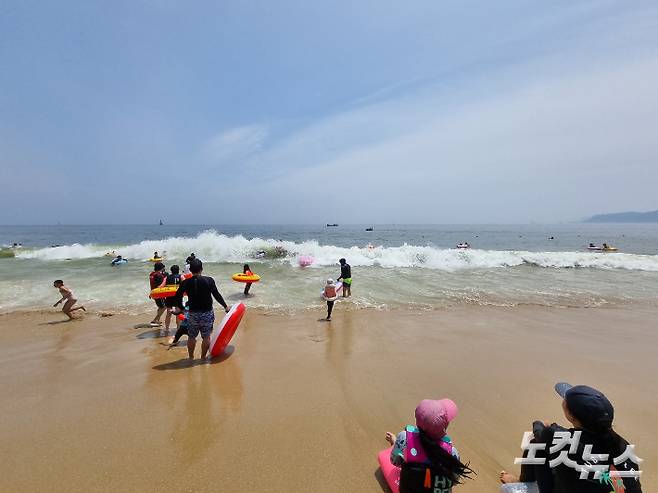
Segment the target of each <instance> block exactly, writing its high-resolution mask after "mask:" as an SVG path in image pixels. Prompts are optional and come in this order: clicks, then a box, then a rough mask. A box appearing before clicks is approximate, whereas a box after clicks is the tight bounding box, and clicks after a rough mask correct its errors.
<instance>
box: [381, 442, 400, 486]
mask: <svg viewBox="0 0 658 493" xmlns="http://www.w3.org/2000/svg"><path fill="white" fill-rule="evenodd" d="M392 449H393V447H389V448H387V449H385V450H382V451H381V452H379V453H378V454H377V460H378V461H379V467H380V469H381V470H382V476H384V480H385V481H386V484H388V487H389V488H391V491H392V492H393V493H400V468H399V467H397V466H394V465H393V464H391V450H392Z"/></svg>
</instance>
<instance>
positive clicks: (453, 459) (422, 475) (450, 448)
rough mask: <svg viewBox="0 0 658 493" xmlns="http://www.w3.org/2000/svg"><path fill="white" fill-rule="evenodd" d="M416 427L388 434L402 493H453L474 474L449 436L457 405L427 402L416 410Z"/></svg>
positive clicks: (427, 400)
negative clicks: (454, 488) (457, 485)
mask: <svg viewBox="0 0 658 493" xmlns="http://www.w3.org/2000/svg"><path fill="white" fill-rule="evenodd" d="M415 414H416V426H411V425H407V426H406V427H405V429H404V430H403V431H401V432H400V433H398V435H397V438H396V436H395V435H393V433H390V432H387V433H386V441H387V442H389V443H390V444H391V445H392V446H393V448H392V449H391V464H393V465H394V466H398V467H400V468H401V471H400V493H407V492H413V491H425V490H424V489H423V486H430V485H431V487H432V488H433V489H432V490H431V491H440V492H442V493H451V492H452V487H453V486H454V485H456V484H460V483H461V482H462V480H463V479H464V478H470V474H472V473H473V470H472V469H471V468H470V467H468V465H465V464H462V462H461V461H460V459H459V454H458V453H457V449H456V448H455V447H454V445H453V444H452V440H451V439H450V437H449V436H448V435H447V434H446V431H447V428H448V424H449V423H450V422H451V421H452V420H453V419H455V417H456V416H457V405H456V404H455V403H454V402H453V401H451V400H450V399H441V400H429V399H424V400H422V401H421V402H420V404H418V407H416V413H415Z"/></svg>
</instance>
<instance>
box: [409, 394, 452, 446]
mask: <svg viewBox="0 0 658 493" xmlns="http://www.w3.org/2000/svg"><path fill="white" fill-rule="evenodd" d="M457 412H458V409H457V404H455V403H454V402H453V401H452V400H450V399H439V400H431V399H423V400H422V401H420V404H418V407H416V413H415V414H416V426H418V428H420V429H421V430H423V431H424V432H425V433H427V434H428V435H429V436H430V437H432V438H433V439H435V440H440V439H441V438H443V437H444V436H445V434H446V430H447V429H448V425H449V424H450V422H451V421H452V420H453V419H455V417H456V416H457Z"/></svg>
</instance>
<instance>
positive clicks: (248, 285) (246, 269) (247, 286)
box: [242, 264, 254, 296]
mask: <svg viewBox="0 0 658 493" xmlns="http://www.w3.org/2000/svg"><path fill="white" fill-rule="evenodd" d="M242 273H243V274H244V275H245V276H253V275H254V273H253V272H251V269H250V268H249V264H244V266H243V267H242ZM252 284H253V283H252V282H248V283H245V285H244V295H245V296H249V290H250V289H251V285H252Z"/></svg>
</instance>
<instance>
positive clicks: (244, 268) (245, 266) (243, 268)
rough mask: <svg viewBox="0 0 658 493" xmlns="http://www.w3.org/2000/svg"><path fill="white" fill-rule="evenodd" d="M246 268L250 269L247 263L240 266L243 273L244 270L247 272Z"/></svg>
mask: <svg viewBox="0 0 658 493" xmlns="http://www.w3.org/2000/svg"><path fill="white" fill-rule="evenodd" d="M248 270H251V269H250V268H249V264H244V266H243V267H242V272H243V273H245V272H247V271H248Z"/></svg>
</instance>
